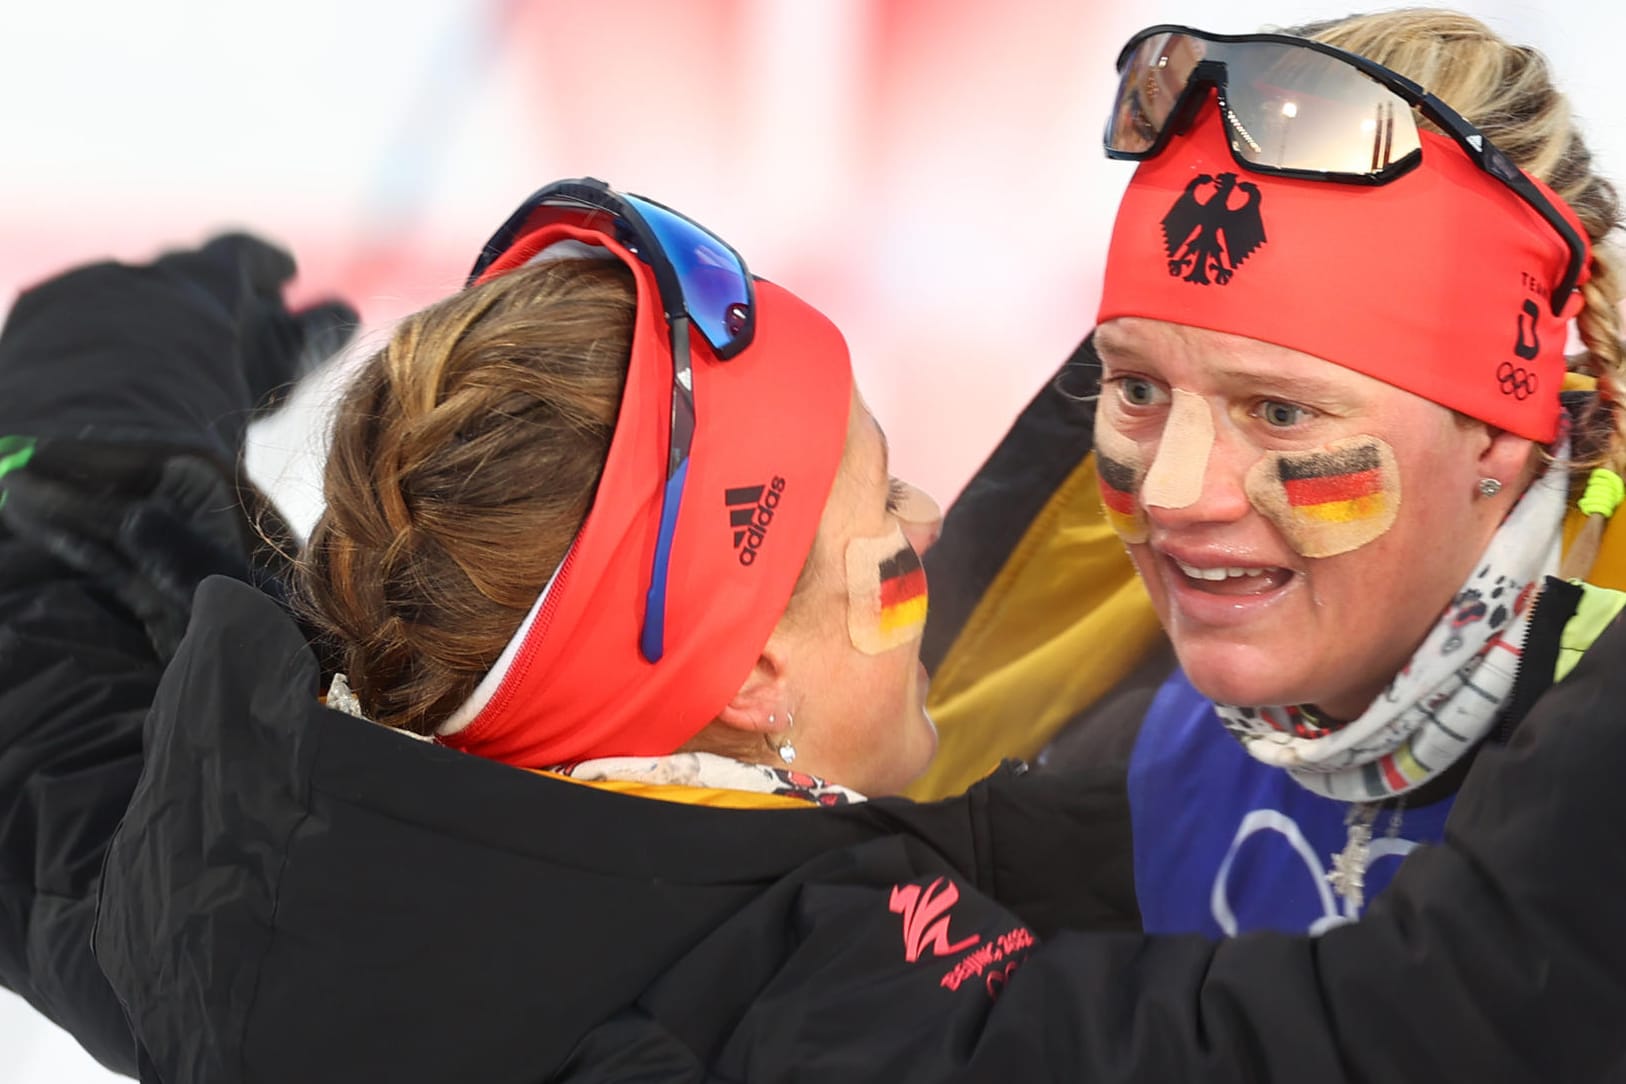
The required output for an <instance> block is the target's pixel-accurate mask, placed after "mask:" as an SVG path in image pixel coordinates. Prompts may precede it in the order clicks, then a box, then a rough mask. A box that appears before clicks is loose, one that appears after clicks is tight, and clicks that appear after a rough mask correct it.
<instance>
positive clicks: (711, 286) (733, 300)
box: [625, 196, 752, 351]
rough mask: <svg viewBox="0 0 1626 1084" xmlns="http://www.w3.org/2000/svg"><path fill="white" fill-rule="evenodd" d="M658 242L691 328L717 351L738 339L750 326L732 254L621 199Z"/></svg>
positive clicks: (677, 222)
mask: <svg viewBox="0 0 1626 1084" xmlns="http://www.w3.org/2000/svg"><path fill="white" fill-rule="evenodd" d="M625 198H626V200H627V202H628V203H631V204H632V205H633V206H635V207H636V208H637V209H638V213H639V214H641V215H642V216H643V219H644V222H645V224H646V225H648V226H649V229H650V231H651V232H652V233H654V234H655V237H656V239H657V240H659V241H660V244H661V248H662V250H663V251H664V252H665V253H666V258H667V259H668V260H670V261H671V263H672V268H673V270H674V271H676V272H677V277H678V282H679V284H680V285H681V286H682V288H683V304H684V307H685V308H686V309H687V310H688V313H689V319H690V321H691V322H692V323H693V324H694V327H695V328H696V329H697V330H698V331H699V332H700V333H701V334H702V335H704V336H705V337H706V341H707V342H709V343H711V346H712V349H713V350H717V351H723V350H726V349H727V348H729V347H730V346H734V345H735V344H736V343H738V342H742V341H744V339H745V337H746V336H748V334H749V331H750V328H751V320H752V314H751V282H750V278H749V276H748V274H747V273H746V270H745V267H744V265H743V264H742V263H741V262H740V259H739V257H738V256H736V255H734V253H733V252H732V251H730V250H729V248H728V246H727V245H724V244H723V243H722V242H721V241H719V240H718V239H717V238H715V237H713V236H712V235H711V234H709V233H707V232H706V231H705V230H703V229H701V228H700V227H699V226H697V225H695V224H694V223H693V222H690V221H689V220H688V219H686V218H684V217H683V216H681V215H678V214H674V213H673V212H671V211H668V210H667V209H666V208H664V207H660V206H657V205H656V204H653V203H650V202H649V201H648V200H644V199H639V198H638V197H637V196H627V197H625Z"/></svg>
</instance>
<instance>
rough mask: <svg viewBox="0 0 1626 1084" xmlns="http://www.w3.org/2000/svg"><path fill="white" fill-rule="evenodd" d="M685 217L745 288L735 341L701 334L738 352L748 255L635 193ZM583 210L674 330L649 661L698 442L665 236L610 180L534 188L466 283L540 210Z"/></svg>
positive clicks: (749, 325) (745, 321)
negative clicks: (641, 273) (639, 264)
mask: <svg viewBox="0 0 1626 1084" xmlns="http://www.w3.org/2000/svg"><path fill="white" fill-rule="evenodd" d="M632 198H634V199H637V200H639V201H641V202H643V203H645V204H648V205H650V206H652V207H655V208H658V209H659V210H661V211H664V212H665V213H667V214H669V215H672V216H673V217H674V218H677V219H680V220H682V221H683V222H684V223H687V224H688V225H689V226H691V227H693V228H694V229H696V230H698V231H699V232H700V233H701V234H703V235H704V236H705V237H706V239H707V240H708V241H711V242H713V243H714V244H716V245H717V246H718V247H720V248H721V249H723V250H724V251H726V252H727V253H728V254H729V256H730V257H732V258H733V260H734V261H735V262H736V263H737V264H738V266H739V271H740V276H741V280H742V282H743V284H744V287H745V290H746V300H745V305H744V312H743V313H740V314H738V315H739V316H740V318H741V319H740V327H739V329H738V330H737V331H736V330H732V329H731V330H730V335H731V337H730V339H729V340H728V341H727V342H724V343H721V344H719V343H713V342H712V341H711V339H710V337H709V336H706V335H705V334H704V332H702V337H703V338H705V339H706V342H707V343H708V344H709V345H710V346H711V348H712V352H713V353H714V354H715V356H716V357H717V359H718V360H719V361H726V360H728V359H729V358H733V357H735V356H737V355H738V354H739V353H740V352H741V351H743V350H744V349H745V348H746V347H748V346H749V345H750V344H751V340H752V337H753V336H754V335H755V332H756V295H755V287H754V284H753V280H752V278H751V273H750V271H749V269H748V268H747V267H746V266H745V260H744V258H743V257H741V256H740V254H739V253H738V252H736V251H735V250H734V248H733V247H732V246H731V245H729V244H728V243H727V242H725V241H723V240H722V239H721V238H720V237H718V236H717V235H716V234H714V233H712V232H711V231H710V230H708V229H706V228H705V227H704V226H701V225H700V224H699V223H698V222H695V221H694V220H693V219H692V218H689V217H688V216H687V215H683V214H680V213H679V212H677V211H674V210H672V209H671V208H670V207H667V206H665V205H664V204H660V203H657V202H655V201H654V200H652V199H647V198H645V197H643V196H634V197H632ZM550 207H556V208H563V209H567V210H585V211H594V212H600V213H603V214H605V215H607V216H609V217H611V218H612V219H613V220H614V222H615V223H616V225H617V230H616V240H618V241H620V242H621V243H622V244H623V245H625V246H626V248H627V249H628V250H629V251H631V252H632V253H633V254H634V255H636V256H637V257H638V258H639V259H641V260H643V261H644V262H645V263H647V264H648V265H649V267H650V269H651V270H653V271H654V273H655V285H656V290H657V292H658V293H659V294H660V299H661V308H662V310H663V314H664V315H665V317H666V324H667V327H668V329H669V330H670V333H671V348H672V412H671V426H670V429H669V430H668V437H667V457H666V484H665V485H664V486H663V487H662V490H661V519H660V529H659V531H658V533H657V535H656V544H655V553H654V557H653V559H652V561H651V566H650V570H649V591H648V594H647V596H646V599H645V608H644V624H643V629H642V630H641V631H640V633H639V636H638V648H639V651H640V652H641V653H642V654H643V656H644V658H645V659H646V660H647V661H649V662H651V663H655V662H659V661H660V660H661V657H662V656H663V655H664V654H665V651H666V579H667V571H668V569H669V567H670V563H671V556H672V535H673V532H674V531H675V529H676V524H677V514H678V508H679V506H680V504H681V502H682V498H683V488H684V482H685V480H686V478H687V474H688V469H687V468H688V461H689V452H690V449H691V448H692V447H693V445H694V428H695V412H694V370H693V364H692V360H691V357H690V350H689V332H690V326H691V324H692V322H693V321H692V319H691V317H690V314H689V309H688V306H687V304H686V301H685V297H684V291H683V283H682V276H681V275H680V274H679V273H678V271H677V268H675V267H674V266H673V265H672V261H671V259H670V257H669V256H668V255H667V253H666V249H665V246H664V245H663V244H662V242H661V240H660V235H659V233H658V232H657V231H656V230H655V229H654V228H653V227H651V226H650V225H649V223H648V222H647V221H646V220H645V218H644V216H643V214H641V213H640V212H639V210H638V208H637V206H636V205H635V204H633V203H632V202H630V200H629V199H628V198H627V197H626V196H623V195H622V194H621V193H619V192H616V191H615V190H614V189H612V188H611V187H610V186H609V185H608V184H606V183H605V182H603V181H601V180H598V179H597V178H594V177H584V178H582V179H581V180H577V181H559V182H556V183H554V184H550V185H546V186H545V187H543V188H539V189H538V190H537V191H535V192H533V193H532V194H531V196H530V197H529V198H528V199H526V200H525V202H524V203H522V204H520V206H519V207H518V209H516V210H515V211H514V213H513V214H511V215H509V216H508V218H507V220H506V221H504V222H503V224H502V225H501V226H499V227H497V231H496V232H495V233H493V234H492V235H491V238H490V239H489V240H488V241H486V243H485V245H484V246H483V247H482V248H481V250H480V255H479V257H478V258H477V259H476V260H475V262H474V267H473V269H472V270H470V272H469V275H468V279H467V281H466V283H465V285H467V286H472V285H474V283H475V282H477V281H478V280H479V278H480V276H481V275H482V274H484V273H485V271H486V269H487V268H489V267H490V266H491V264H492V263H493V262H495V261H496V260H497V258H498V257H500V256H501V255H502V254H503V253H504V252H507V251H508V249H509V248H510V247H511V246H512V245H513V244H514V242H515V241H516V240H518V239H519V237H520V236H521V234H523V233H524V232H525V229H526V227H527V226H528V225H529V223H530V222H531V220H532V218H533V216H535V215H536V214H537V212H539V211H541V210H543V209H546V208H550Z"/></svg>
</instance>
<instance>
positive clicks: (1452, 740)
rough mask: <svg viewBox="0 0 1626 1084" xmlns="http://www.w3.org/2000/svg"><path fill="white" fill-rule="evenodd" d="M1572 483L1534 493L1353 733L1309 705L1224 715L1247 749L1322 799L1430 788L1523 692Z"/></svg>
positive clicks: (1540, 483) (1548, 479)
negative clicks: (1538, 600) (1519, 682)
mask: <svg viewBox="0 0 1626 1084" xmlns="http://www.w3.org/2000/svg"><path fill="white" fill-rule="evenodd" d="M1568 481H1569V472H1568V470H1567V469H1566V467H1565V463H1564V459H1563V457H1560V458H1558V459H1557V460H1556V461H1555V462H1553V463H1552V464H1551V465H1550V466H1549V467H1548V468H1547V470H1546V471H1545V472H1543V473H1542V475H1541V476H1540V477H1539V478H1537V479H1536V480H1535V481H1534V482H1533V483H1531V485H1530V488H1529V489H1528V490H1526V491H1525V493H1524V495H1523V496H1522V497H1520V498H1519V502H1518V503H1517V504H1516V505H1514V507H1513V510H1512V512H1511V513H1509V515H1508V517H1507V519H1506V520H1505V521H1504V522H1503V523H1502V525H1501V527H1499V528H1498V529H1497V532H1496V534H1495V536H1494V537H1493V538H1492V539H1491V542H1490V545H1489V546H1487V547H1486V549H1485V553H1484V556H1483V557H1482V558H1481V559H1480V561H1479V562H1478V563H1477V564H1476V565H1475V566H1474V571H1473V572H1472V573H1471V574H1470V575H1469V577H1468V581H1467V582H1466V583H1464V584H1463V585H1462V589H1461V590H1460V591H1458V592H1457V593H1456V595H1455V596H1454V597H1453V598H1452V599H1451V602H1450V604H1449V605H1448V606H1446V608H1445V612H1444V613H1442V614H1441V615H1440V619H1439V620H1438V621H1437V622H1436V623H1435V625H1434V627H1433V628H1432V629H1431V630H1430V631H1429V633H1428V635H1427V636H1426V637H1424V639H1423V642H1422V644H1421V646H1419V647H1418V649H1417V651H1416V653H1415V654H1414V655H1412V658H1411V662H1410V663H1408V664H1407V665H1406V666H1405V667H1404V668H1403V669H1402V670H1401V671H1400V673H1398V674H1397V675H1395V678H1394V680H1393V681H1391V682H1390V683H1389V687H1388V688H1387V689H1385V690H1384V691H1383V693H1382V695H1380V696H1379V697H1378V698H1377V699H1376V700H1374V701H1373V702H1372V704H1371V706H1370V707H1368V708H1367V709H1366V711H1365V712H1364V713H1363V714H1362V715H1361V716H1360V718H1358V719H1355V720H1353V721H1351V722H1348V723H1332V722H1329V721H1326V720H1323V719H1321V718H1320V717H1319V716H1318V714H1317V712H1316V711H1315V709H1314V708H1313V707H1310V706H1307V705H1288V706H1267V707H1237V706H1234V705H1230V704H1218V705H1215V706H1216V708H1217V709H1218V711H1219V715H1220V719H1221V721H1222V722H1223V723H1224V724H1225V728H1226V729H1227V730H1229V731H1230V732H1231V733H1232V734H1233V735H1234V736H1235V737H1236V738H1237V740H1238V741H1240V742H1241V743H1242V746H1243V748H1244V749H1246V750H1247V751H1248V753H1249V754H1250V755H1251V756H1253V757H1254V758H1255V759H1256V760H1259V761H1261V762H1263V763H1265V764H1270V765H1272V766H1275V767H1278V768H1285V769H1287V772H1288V774H1289V775H1291V776H1292V777H1293V778H1294V779H1295V780H1297V781H1298V782H1299V783H1301V784H1303V785H1304V786H1305V787H1307V788H1309V789H1310V790H1312V791H1315V792H1316V793H1317V794H1321V795H1324V796H1326V797H1328V798H1334V799H1337V800H1339V801H1348V802H1370V801H1381V800H1383V799H1386V798H1391V797H1394V796H1395V795H1399V794H1404V793H1406V792H1407V791H1411V790H1415V789H1416V788H1418V787H1420V786H1422V785H1423V784H1424V783H1427V782H1428V781H1429V780H1430V779H1433V778H1435V777H1436V776H1438V775H1440V774H1441V773H1442V772H1444V771H1445V770H1446V769H1447V768H1449V767H1451V765H1452V764H1454V763H1456V762H1457V760H1459V759H1460V758H1461V757H1462V755H1463V754H1464V753H1466V752H1468V750H1470V749H1472V748H1473V747H1474V746H1475V745H1476V744H1478V742H1479V740H1480V739H1481V738H1483V737H1484V736H1485V735H1486V734H1487V733H1489V732H1490V730H1491V728H1492V727H1493V726H1494V725H1495V723H1496V719H1497V716H1498V715H1499V714H1500V713H1501V710H1502V708H1503V707H1504V706H1505V705H1506V703H1507V701H1508V699H1509V697H1510V696H1511V695H1512V691H1513V677H1514V674H1515V673H1516V671H1517V668H1518V664H1519V658H1520V655H1521V654H1522V652H1523V649H1524V641H1525V637H1526V635H1527V634H1528V632H1529V623H1530V613H1531V611H1532V610H1533V609H1534V608H1535V596H1536V593H1537V592H1538V591H1539V590H1540V587H1541V582H1542V579H1543V577H1545V576H1548V575H1552V574H1553V573H1554V572H1556V571H1557V569H1558V560H1559V546H1560V538H1561V535H1560V527H1561V524H1562V521H1563V515H1564V504H1565V501H1566V493H1567V490H1568Z"/></svg>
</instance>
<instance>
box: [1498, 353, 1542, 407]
mask: <svg viewBox="0 0 1626 1084" xmlns="http://www.w3.org/2000/svg"><path fill="white" fill-rule="evenodd" d="M1496 382H1497V383H1498V384H1500V385H1501V386H1502V394H1503V395H1511V396H1513V398H1515V399H1517V400H1519V402H1521V403H1522V402H1524V401H1525V400H1526V399H1528V398H1530V397H1531V396H1532V395H1534V394H1536V388H1537V387H1538V386H1539V384H1540V381H1538V380H1537V379H1536V374H1535V373H1533V372H1531V371H1530V370H1529V369H1526V368H1525V367H1524V366H1523V365H1515V364H1513V363H1512V362H1511V361H1504V362H1502V364H1501V365H1498V366H1497V367H1496Z"/></svg>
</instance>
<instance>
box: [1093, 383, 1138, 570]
mask: <svg viewBox="0 0 1626 1084" xmlns="http://www.w3.org/2000/svg"><path fill="white" fill-rule="evenodd" d="M1095 466H1096V481H1097V484H1098V485H1099V487H1100V490H1101V508H1102V509H1103V510H1104V511H1105V512H1106V515H1107V523H1108V524H1110V525H1111V527H1112V529H1113V530H1114V531H1117V532H1118V537H1119V538H1122V539H1123V540H1124V541H1125V542H1127V543H1129V544H1130V545H1135V544H1137V543H1140V542H1144V541H1146V536H1147V529H1146V513H1145V512H1144V511H1142V510H1141V506H1140V485H1141V480H1142V479H1143V478H1144V477H1145V474H1146V472H1145V470H1144V468H1143V466H1142V461H1141V455H1140V449H1139V448H1138V447H1137V446H1136V445H1135V442H1134V441H1132V440H1130V439H1129V438H1128V437H1125V436H1124V435H1123V434H1121V433H1119V432H1118V431H1117V430H1116V429H1113V428H1112V426H1111V425H1110V424H1109V423H1108V422H1107V420H1106V419H1105V418H1104V417H1102V416H1101V415H1100V414H1097V416H1096V426H1095Z"/></svg>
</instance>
